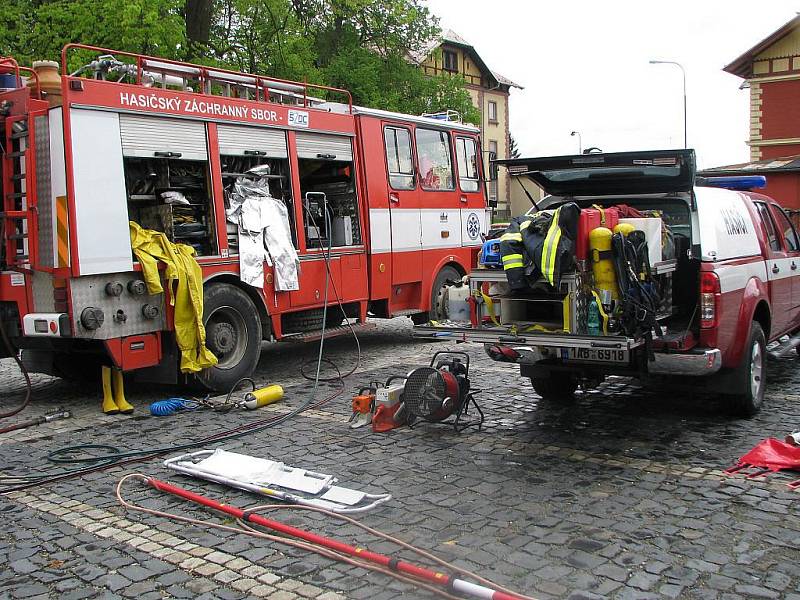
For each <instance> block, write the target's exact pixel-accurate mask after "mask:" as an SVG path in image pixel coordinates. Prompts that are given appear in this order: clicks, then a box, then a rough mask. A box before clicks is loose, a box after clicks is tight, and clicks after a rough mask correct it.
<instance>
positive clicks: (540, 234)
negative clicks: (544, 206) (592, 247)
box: [500, 202, 580, 291]
mask: <svg viewBox="0 0 800 600" xmlns="http://www.w3.org/2000/svg"><path fill="white" fill-rule="evenodd" d="M579 215H580V209H579V208H578V206H577V205H576V204H575V203H574V202H570V203H568V204H565V205H563V206H561V207H559V208H557V209H556V210H554V211H549V210H547V211H540V212H537V213H535V214H533V215H530V216H528V215H524V216H521V217H514V218H513V219H512V220H511V223H510V224H509V226H508V228H507V229H506V231H505V233H503V235H502V236H501V237H500V255H501V256H502V261H503V269H504V270H505V272H506V278H507V279H508V283H509V285H510V286H511V289H512V290H514V291H524V290H528V289H530V287H531V286H532V285H533V284H534V283H535V282H536V281H537V280H538V279H539V278H544V280H545V281H547V283H549V284H550V285H552V286H555V287H558V285H559V283H560V282H561V274H562V273H564V272H565V271H567V270H569V269H571V268H572V266H573V263H574V260H575V250H574V248H575V238H576V237H577V235H578V216H579Z"/></svg>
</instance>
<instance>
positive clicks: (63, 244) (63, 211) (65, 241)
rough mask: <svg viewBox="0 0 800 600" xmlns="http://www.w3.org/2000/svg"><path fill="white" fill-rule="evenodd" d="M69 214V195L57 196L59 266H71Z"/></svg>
mask: <svg viewBox="0 0 800 600" xmlns="http://www.w3.org/2000/svg"><path fill="white" fill-rule="evenodd" d="M67 220H68V215H67V197H66V196H58V197H56V240H57V244H56V251H57V256H58V261H57V266H59V267H68V266H69V226H68V221H67Z"/></svg>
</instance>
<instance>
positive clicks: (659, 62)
mask: <svg viewBox="0 0 800 600" xmlns="http://www.w3.org/2000/svg"><path fill="white" fill-rule="evenodd" d="M650 64H651V65H675V66H676V67H678V68H679V69H680V70H681V73H682V74H683V147H684V148H688V147H689V146H688V144H687V142H686V69H684V68H683V65H682V64H680V63H677V62H675V61H674V60H651V61H650Z"/></svg>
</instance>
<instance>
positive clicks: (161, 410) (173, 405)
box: [150, 398, 200, 417]
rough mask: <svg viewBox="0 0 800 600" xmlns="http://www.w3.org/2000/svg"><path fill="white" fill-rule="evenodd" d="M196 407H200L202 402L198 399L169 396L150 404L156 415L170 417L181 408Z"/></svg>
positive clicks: (151, 410) (151, 412) (151, 411)
mask: <svg viewBox="0 0 800 600" xmlns="http://www.w3.org/2000/svg"><path fill="white" fill-rule="evenodd" d="M196 408H200V403H199V402H198V401H197V400H186V399H184V398H167V399H166V400H158V401H156V402H153V403H152V404H150V414H151V415H153V416H154V417H168V416H169V415H174V414H175V413H176V412H178V411H179V410H195V409H196Z"/></svg>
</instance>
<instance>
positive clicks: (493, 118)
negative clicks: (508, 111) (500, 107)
mask: <svg viewBox="0 0 800 600" xmlns="http://www.w3.org/2000/svg"><path fill="white" fill-rule="evenodd" d="M488 111H489V123H497V102H493V101H491V100H490V101H489V107H488Z"/></svg>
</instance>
